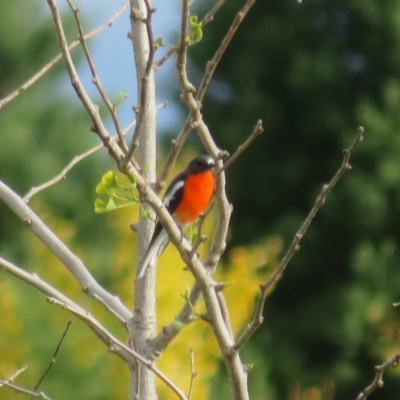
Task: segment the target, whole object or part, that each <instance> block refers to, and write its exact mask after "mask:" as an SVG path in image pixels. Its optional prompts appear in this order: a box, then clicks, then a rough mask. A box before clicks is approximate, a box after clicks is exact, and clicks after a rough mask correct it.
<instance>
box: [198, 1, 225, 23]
mask: <svg viewBox="0 0 400 400" xmlns="http://www.w3.org/2000/svg"><path fill="white" fill-rule="evenodd" d="M224 3H225V0H219V1H218V2H217V3H216V4H215V6H214V7H213V8H212V9H211V10H210V11H209V12H208V13H207V14H206V16H205V17H204V18H203V20H202V21H201V27H202V28H204V27H205V26H206V25H207V24H208V23H210V22H212V21H213V20H214V15H215V14H216V13H217V11H218V10H219V9H220V8H221V7H222V6H223V4H224Z"/></svg>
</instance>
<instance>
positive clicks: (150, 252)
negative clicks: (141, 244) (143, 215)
mask: <svg viewBox="0 0 400 400" xmlns="http://www.w3.org/2000/svg"><path fill="white" fill-rule="evenodd" d="M168 241H169V240H168V234H167V231H166V230H165V229H162V231H161V232H160V234H159V235H158V237H157V239H156V240H155V241H154V242H153V243H151V244H150V246H149V247H148V249H147V250H146V253H144V256H143V258H142V261H141V262H140V263H139V266H138V269H137V274H136V275H137V278H138V279H141V278H143V276H144V273H145V272H146V269H147V266H148V265H149V263H150V261H151V260H152V259H153V258H154V257H156V256H159V255H160V254H161V253H162V252H163V251H164V249H165V247H166V246H167V244H168Z"/></svg>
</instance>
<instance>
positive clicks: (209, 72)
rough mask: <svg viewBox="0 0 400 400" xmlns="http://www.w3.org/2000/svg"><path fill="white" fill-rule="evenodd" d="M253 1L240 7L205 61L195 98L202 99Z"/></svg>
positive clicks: (248, 1) (249, 0) (248, 0)
mask: <svg viewBox="0 0 400 400" xmlns="http://www.w3.org/2000/svg"><path fill="white" fill-rule="evenodd" d="M255 1H256V0H247V1H246V3H245V5H244V6H243V7H242V9H241V10H240V11H239V12H238V13H237V14H236V17H235V19H234V20H233V22H232V24H231V26H230V27H229V29H228V32H227V33H226V35H225V37H224V38H223V39H222V42H221V44H220V46H219V47H218V49H217V51H216V52H215V54H214V57H213V58H212V59H211V60H210V61H209V62H208V63H207V66H206V72H205V74H204V77H203V80H202V82H201V83H200V86H199V90H198V91H197V95H196V100H198V101H200V102H201V101H202V100H203V97H204V95H205V93H206V91H207V88H208V85H209V84H210V82H211V78H212V77H213V75H214V72H215V69H216V68H217V65H218V64H219V62H220V60H221V58H222V56H223V54H224V53H225V51H226V49H227V47H228V45H229V43H230V42H231V40H232V38H233V36H234V35H235V33H236V31H237V29H238V28H239V26H240V24H241V23H242V21H243V19H244V18H245V16H246V15H247V13H248V12H249V10H250V8H251V7H252V6H253V4H254V3H255Z"/></svg>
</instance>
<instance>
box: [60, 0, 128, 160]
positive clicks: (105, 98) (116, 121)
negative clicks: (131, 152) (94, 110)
mask: <svg viewBox="0 0 400 400" xmlns="http://www.w3.org/2000/svg"><path fill="white" fill-rule="evenodd" d="M67 2H68V5H69V7H70V8H71V10H72V12H73V14H74V17H75V22H76V26H77V28H78V32H79V41H80V43H81V45H82V48H83V51H84V53H85V57H86V60H87V63H88V65H89V69H90V72H91V74H92V82H93V83H94V84H95V86H96V88H97V90H98V92H99V93H100V96H101V98H102V99H103V101H104V104H105V105H106V107H107V109H108V111H109V113H110V115H111V118H112V120H113V123H114V127H115V130H116V132H117V135H118V143H119V145H120V147H121V149H122V151H123V152H124V153H126V152H127V151H128V147H127V145H126V142H125V137H124V134H123V132H122V129H121V126H120V124H119V119H118V115H117V112H116V108H115V106H114V105H113V104H112V103H111V101H110V100H109V98H108V96H107V94H106V92H105V91H104V89H103V87H102V85H101V83H100V79H99V77H98V75H97V72H96V68H95V66H94V63H93V60H92V57H91V56H90V53H89V49H88V47H87V45H86V41H85V35H84V33H83V27H82V24H81V21H80V18H79V9H77V8H75V6H74V5H73V3H72V0H67Z"/></svg>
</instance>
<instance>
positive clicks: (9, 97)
mask: <svg viewBox="0 0 400 400" xmlns="http://www.w3.org/2000/svg"><path fill="white" fill-rule="evenodd" d="M127 7H128V3H125V4H124V5H123V6H122V7H121V8H120V9H119V10H118V11H117V12H116V13H115V15H114V16H113V17H112V18H111V19H110V20H109V21H108V22H106V23H105V24H103V25H101V26H100V27H98V28H96V29H94V30H93V31H91V32H89V33H88V34H87V35H85V36H84V39H85V40H88V39H90V38H92V37H93V36H96V35H97V34H98V33H100V32H101V31H103V30H104V29H106V28H110V27H111V26H112V25H113V23H114V21H115V20H116V19H117V18H118V17H119V16H120V15H121V14H122V13H123V12H124V11H125V10H126V9H127ZM79 43H80V41H79V40H75V41H73V42H72V43H71V44H70V45H68V49H69V50H70V51H71V50H73V49H74V48H75V47H76V46H78V44H79ZM62 58H63V56H62V54H58V55H57V56H56V57H54V58H53V59H52V60H51V61H49V62H48V63H47V64H46V65H45V66H43V67H42V68H41V69H40V70H39V71H38V72H36V74H34V75H33V76H32V77H31V78H29V79H28V80H27V81H26V82H25V83H24V84H22V85H21V86H20V87H19V88H18V89H16V90H14V91H13V92H11V93H10V94H9V95H7V96H6V97H4V98H3V99H2V100H0V110H1V109H2V108H3V107H4V106H5V105H7V104H8V103H9V102H10V101H11V100H13V99H15V98H16V97H17V96H18V95H19V94H21V93H22V92H24V91H25V90H26V89H28V88H29V87H30V86H32V85H33V84H34V83H35V82H36V81H38V80H39V79H40V78H41V77H42V76H43V75H45V74H46V73H47V72H48V71H49V70H50V69H51V68H53V67H54V65H56V64H57V63H58V62H59V61H60V60H61V59H62Z"/></svg>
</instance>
